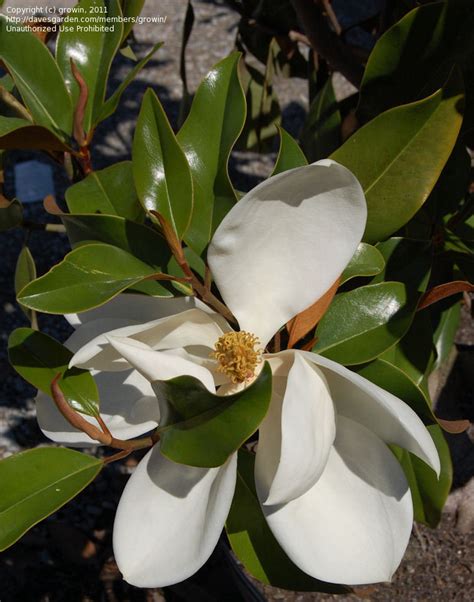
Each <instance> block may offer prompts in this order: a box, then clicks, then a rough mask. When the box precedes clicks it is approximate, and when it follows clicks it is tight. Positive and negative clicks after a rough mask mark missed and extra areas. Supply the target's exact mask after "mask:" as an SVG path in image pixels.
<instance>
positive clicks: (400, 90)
mask: <svg viewBox="0 0 474 602" xmlns="http://www.w3.org/2000/svg"><path fill="white" fill-rule="evenodd" d="M473 28H474V12H473V10H472V2H471V0H454V1H453V0H450V1H449V2H430V3H427V4H424V5H423V6H419V7H418V8H416V9H414V10H412V11H411V12H410V13H408V14H407V15H405V16H404V17H403V18H402V19H401V20H400V21H399V22H398V23H396V24H395V25H393V26H392V27H391V28H390V29H388V30H387V31H386V32H385V33H384V34H383V35H382V36H381V37H380V39H379V40H378V41H377V44H376V45H375V48H374V49H373V50H372V52H371V54H370V57H369V60H368V62H367V66H366V68H365V72H364V77H363V80H362V84H361V91H360V103H359V107H358V109H357V114H358V117H359V118H360V119H362V121H368V120H369V119H371V118H373V117H375V115H377V114H378V113H380V112H382V111H385V110H387V109H389V108H391V107H395V106H397V105H401V104H405V103H408V102H412V101H414V100H419V99H420V98H423V97H425V96H428V95H429V94H431V93H433V92H434V91H435V90H436V89H437V88H440V87H441V86H442V85H443V83H444V82H445V81H446V79H447V77H448V75H449V73H450V71H451V69H452V68H453V65H454V64H455V63H457V64H460V65H462V66H469V64H470V63H471V64H472V57H473V51H474V43H473V37H472V30H473ZM464 79H465V81H466V82H467V81H468V80H467V78H464Z"/></svg>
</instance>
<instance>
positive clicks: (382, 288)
mask: <svg viewBox="0 0 474 602" xmlns="http://www.w3.org/2000/svg"><path fill="white" fill-rule="evenodd" d="M416 302H417V297H410V295H409V294H408V292H407V289H406V287H405V286H404V285H403V284H402V283H401V282H383V283H381V284H372V285H369V286H362V287H360V288H357V289H354V290H352V291H349V292H348V293H340V294H339V295H336V297H335V298H334V300H333V302H332V303H331V305H330V306H329V309H328V310H327V312H326V313H325V314H324V316H323V318H322V320H321V322H320V323H319V325H318V328H317V330H316V336H317V338H318V340H317V342H316V344H315V346H314V347H313V351H314V352H316V353H319V354H321V355H324V356H326V357H328V358H330V359H332V360H334V361H336V362H339V363H340V364H345V365H351V364H361V363H363V362H368V361H370V360H372V359H374V358H376V357H377V356H378V355H380V354H381V353H383V352H384V351H385V350H386V349H388V348H389V347H391V346H392V345H394V344H395V343H396V342H397V341H399V340H400V339H401V338H402V336H403V335H404V334H405V333H406V332H407V330H408V329H409V327H410V325H411V322H412V320H413V316H414V313H415V307H416Z"/></svg>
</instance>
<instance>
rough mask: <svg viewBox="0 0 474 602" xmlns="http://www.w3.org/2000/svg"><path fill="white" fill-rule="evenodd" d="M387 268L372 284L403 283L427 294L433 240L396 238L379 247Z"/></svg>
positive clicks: (382, 243) (411, 288)
mask: <svg viewBox="0 0 474 602" xmlns="http://www.w3.org/2000/svg"><path fill="white" fill-rule="evenodd" d="M377 250H378V251H380V253H381V254H382V256H383V258H384V260H385V268H384V269H383V270H382V272H380V274H377V276H376V277H375V278H374V279H373V280H372V283H373V284H375V283H377V282H383V281H384V280H397V281H398V282H403V283H404V284H405V285H406V286H407V287H409V288H410V290H413V291H419V292H421V293H423V292H425V290H426V287H427V286H428V282H429V279H430V275H431V265H432V263H433V247H432V243H431V240H429V241H425V240H410V239H408V238H401V237H399V236H394V237H392V238H389V239H388V240H386V241H384V242H381V243H379V244H378V245H377Z"/></svg>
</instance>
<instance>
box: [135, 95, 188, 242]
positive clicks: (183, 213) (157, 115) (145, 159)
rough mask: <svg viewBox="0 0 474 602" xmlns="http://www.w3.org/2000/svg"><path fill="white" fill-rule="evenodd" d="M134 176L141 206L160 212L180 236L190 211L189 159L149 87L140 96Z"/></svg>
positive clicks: (186, 226) (183, 231) (186, 225)
mask: <svg viewBox="0 0 474 602" xmlns="http://www.w3.org/2000/svg"><path fill="white" fill-rule="evenodd" d="M133 176H134V178H135V186H136V188H137V192H138V196H139V198H140V201H141V203H142V205H143V207H144V208H145V209H146V210H147V211H152V210H153V211H157V212H158V213H161V215H163V216H164V217H165V218H166V219H167V221H168V222H169V223H170V224H171V225H172V227H173V228H174V230H175V231H176V233H177V234H178V236H179V237H180V238H182V237H183V235H184V233H185V232H186V230H187V228H188V226H189V223H190V220H191V215H192V212H193V182H192V179H191V173H190V170H189V166H188V161H187V159H186V157H185V155H184V153H183V151H182V150H181V147H180V145H179V144H178V141H177V140H176V138H175V135H174V133H173V130H172V129H171V126H170V124H169V121H168V119H167V117H166V114H165V112H164V110H163V107H162V106H161V103H160V101H159V100H158V98H157V97H156V95H155V93H154V92H153V91H152V90H151V89H149V90H147V91H146V93H145V96H144V97H143V102H142V106H141V109H140V115H139V116H138V122H137V127H136V130H135V136H134V138H133ZM153 219H155V218H153Z"/></svg>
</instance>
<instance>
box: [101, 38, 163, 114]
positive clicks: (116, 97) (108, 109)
mask: <svg viewBox="0 0 474 602" xmlns="http://www.w3.org/2000/svg"><path fill="white" fill-rule="evenodd" d="M161 46H163V42H158V44H155V45H154V46H153V48H152V49H151V50H150V52H149V53H148V54H147V55H146V56H145V57H144V58H142V60H141V61H139V62H138V63H137V64H136V65H135V67H134V68H133V69H132V70H131V71H130V73H129V74H128V75H127V77H126V78H125V79H124V80H123V82H122V83H121V84H120V86H119V87H118V88H117V89H116V90H115V91H114V93H113V94H112V95H111V96H110V97H109V98H108V99H107V100H106V101H105V103H104V104H103V105H102V109H101V111H100V114H99V116H98V117H97V121H96V123H99V121H103V120H104V119H107V117H110V115H112V113H115V111H116V109H117V107H118V104H119V102H120V99H121V98H122V94H123V93H124V92H125V90H126V89H127V88H128V86H129V85H130V83H131V82H132V81H133V80H134V79H135V77H136V76H137V75H138V74H139V73H140V71H141V70H142V69H143V67H145V65H146V64H147V63H148V61H149V60H150V59H151V58H152V56H153V55H154V54H155V52H156V51H157V50H158V48H161Z"/></svg>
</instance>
